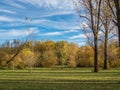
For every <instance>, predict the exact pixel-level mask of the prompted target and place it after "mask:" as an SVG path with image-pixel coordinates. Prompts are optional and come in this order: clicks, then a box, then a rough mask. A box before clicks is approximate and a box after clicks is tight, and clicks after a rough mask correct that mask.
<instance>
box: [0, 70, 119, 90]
mask: <svg viewBox="0 0 120 90" xmlns="http://www.w3.org/2000/svg"><path fill="white" fill-rule="evenodd" d="M0 90H120V68H114V69H110V70H100V72H99V73H93V72H92V69H88V68H76V69H72V68H65V69H63V70H61V69H57V68H52V69H50V68H37V69H34V70H32V73H29V70H27V69H26V70H0Z"/></svg>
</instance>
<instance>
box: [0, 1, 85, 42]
mask: <svg viewBox="0 0 120 90" xmlns="http://www.w3.org/2000/svg"><path fill="white" fill-rule="evenodd" d="M0 2H1V3H0V6H1V8H0V26H1V27H0V40H2V41H3V40H7V39H8V40H10V39H14V38H21V37H24V36H27V35H28V34H29V33H33V32H34V33H35V34H36V39H37V40H42V39H45V40H53V41H57V40H66V41H68V42H72V41H75V42H76V43H80V42H79V41H77V40H80V39H82V38H85V37H84V35H82V33H81V29H82V26H79V22H78V19H79V18H78V17H79V16H77V14H76V11H75V10H74V5H73V3H72V0H0ZM26 17H29V18H30V19H31V20H26V19H25V18H26ZM80 24H81V25H82V23H80ZM30 29H31V30H30ZM27 30H29V31H30V32H29V33H28V31H27Z"/></svg>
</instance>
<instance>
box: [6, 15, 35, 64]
mask: <svg viewBox="0 0 120 90" xmlns="http://www.w3.org/2000/svg"><path fill="white" fill-rule="evenodd" d="M25 21H26V22H27V23H28V22H31V19H30V18H28V17H26V18H25ZM33 33H34V32H33V31H30V30H29V29H28V32H27V36H26V37H25V39H24V40H18V41H19V42H20V43H19V44H20V45H18V47H16V48H15V49H14V51H15V53H14V55H13V56H12V57H11V58H10V59H9V60H7V62H6V64H9V63H10V62H11V61H13V60H14V58H15V57H16V56H18V54H19V53H20V52H21V51H22V50H23V49H24V48H25V47H26V46H27V43H28V42H29V41H30V40H31V39H32V38H33Z"/></svg>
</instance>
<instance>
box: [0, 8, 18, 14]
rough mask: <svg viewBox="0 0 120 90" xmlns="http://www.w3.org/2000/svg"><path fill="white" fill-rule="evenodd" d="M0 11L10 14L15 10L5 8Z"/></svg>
mask: <svg viewBox="0 0 120 90" xmlns="http://www.w3.org/2000/svg"><path fill="white" fill-rule="evenodd" d="M0 12H5V13H10V14H16V12H14V11H11V10H7V9H0Z"/></svg>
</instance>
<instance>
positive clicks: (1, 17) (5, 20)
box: [0, 16, 14, 22]
mask: <svg viewBox="0 0 120 90" xmlns="http://www.w3.org/2000/svg"><path fill="white" fill-rule="evenodd" d="M0 21H3V22H11V21H14V20H13V19H12V18H9V17H6V16H0Z"/></svg>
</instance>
